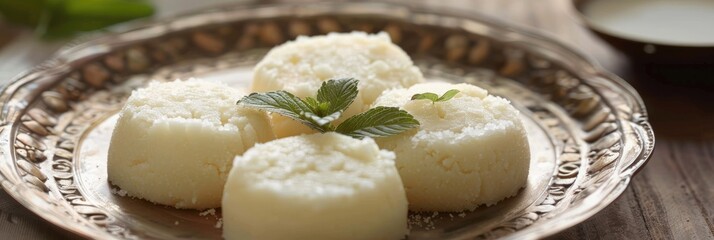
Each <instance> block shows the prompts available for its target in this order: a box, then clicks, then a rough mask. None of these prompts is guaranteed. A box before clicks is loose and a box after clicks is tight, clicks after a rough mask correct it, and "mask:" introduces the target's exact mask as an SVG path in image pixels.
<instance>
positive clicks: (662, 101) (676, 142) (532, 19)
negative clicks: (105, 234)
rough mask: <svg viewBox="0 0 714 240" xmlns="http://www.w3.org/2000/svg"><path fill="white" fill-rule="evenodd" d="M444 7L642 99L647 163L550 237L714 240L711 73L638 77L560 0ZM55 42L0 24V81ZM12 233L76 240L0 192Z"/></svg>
mask: <svg viewBox="0 0 714 240" xmlns="http://www.w3.org/2000/svg"><path fill="white" fill-rule="evenodd" d="M421 1H426V2H427V4H440V5H441V4H443V2H444V1H433V0H421ZM163 2H167V1H163ZM449 3H450V4H453V6H459V8H461V9H462V10H464V9H469V10H471V11H474V12H479V13H483V14H486V15H489V16H492V17H494V18H499V19H502V20H505V21H509V22H511V23H514V24H517V25H525V26H529V27H533V28H536V29H539V30H541V31H543V32H547V33H550V34H551V35H552V36H553V37H555V38H557V39H559V40H561V41H563V42H566V43H568V44H569V45H571V46H573V47H574V48H576V49H579V50H581V51H583V52H585V53H587V54H589V55H591V56H593V57H594V58H595V59H597V60H598V61H599V62H600V64H601V65H603V67H605V68H606V69H607V70H609V71H611V72H613V73H615V74H617V75H619V76H621V77H622V78H624V79H625V80H627V81H628V82H630V83H631V84H632V85H633V86H634V87H635V88H636V89H637V91H638V92H639V93H640V94H641V95H642V98H643V99H644V101H645V104H646V106H647V109H648V111H649V116H650V121H651V123H652V125H653V128H654V130H655V137H656V147H655V151H654V153H653V154H652V158H651V159H650V161H649V163H648V164H647V165H646V166H645V167H644V169H642V171H640V172H639V174H637V175H636V176H634V178H633V180H632V182H631V183H630V186H629V187H628V188H627V190H626V191H625V192H624V193H623V194H622V196H620V197H619V198H618V199H617V200H616V201H615V202H614V203H612V204H611V205H610V206H608V207H607V208H605V209H604V210H602V211H601V212H600V213H598V214H596V215H595V216H593V217H592V218H590V219H589V220H587V221H585V222H583V223H581V224H578V225H576V226H574V227H571V228H569V229H567V230H565V231H563V232H561V233H559V234H557V235H554V236H552V237H551V238H552V239H714V177H713V176H712V175H714V87H713V86H714V76H706V78H708V79H706V80H709V81H708V83H707V82H706V81H705V82H700V83H699V84H698V85H694V84H686V85H685V84H681V82H684V80H686V79H681V81H680V79H670V80H669V81H662V80H661V79H654V78H652V77H650V76H648V75H647V74H645V73H642V72H641V71H639V70H637V69H638V68H636V67H633V66H632V64H630V63H629V62H628V60H627V59H626V58H625V57H624V56H623V55H622V54H621V53H619V52H617V51H615V50H614V49H612V48H610V47H609V46H608V45H606V44H605V43H604V42H602V41H600V40H599V39H598V38H597V37H595V36H594V35H593V34H591V33H589V32H588V31H587V30H586V29H584V28H583V26H582V25H581V23H580V22H579V20H578V18H577V17H576V16H575V14H574V13H573V12H572V9H571V7H570V1H567V0H537V1H534V0H488V1H486V0H481V1H473V0H472V1H469V0H457V1H450V2H449ZM172 5H178V6H182V5H181V4H172ZM167 8H172V7H171V6H170V5H167V4H163V5H161V6H160V7H159V9H160V11H162V12H160V13H161V14H160V15H167V14H172V13H175V11H170V10H171V9H168V10H167ZM173 8H175V7H173ZM183 9H187V8H186V7H184V8H183ZM62 43H63V42H62V41H60V42H52V43H46V42H39V41H37V40H34V39H33V38H32V37H31V35H30V34H29V33H27V32H26V31H22V30H18V29H16V28H13V27H9V26H7V25H6V24H3V23H2V22H0V83H2V82H4V81H7V80H8V78H10V77H12V76H14V75H15V74H17V73H19V72H21V71H24V70H26V69H27V68H28V67H31V66H32V65H34V64H37V63H39V62H40V61H42V60H43V59H44V58H46V57H47V56H48V55H50V54H51V53H52V51H54V50H55V49H57V47H58V46H60V45H61V44H62ZM3 46H4V47H3ZM713 58H714V56H713ZM710 174H712V175H710ZM18 236H20V237H21V238H22V239H66V238H76V237H75V236H72V235H71V234H68V233H66V232H64V231H62V230H60V229H58V228H57V227H54V226H51V225H50V224H48V223H46V222H44V221H43V220H42V219H40V218H38V217H37V216H35V215H33V214H32V213H30V212H29V211H28V210H26V209H24V208H23V207H22V206H20V205H19V204H18V203H17V202H14V200H12V199H11V198H10V197H9V196H8V195H7V194H6V193H5V192H3V191H0V239H9V238H13V239H16V238H18Z"/></svg>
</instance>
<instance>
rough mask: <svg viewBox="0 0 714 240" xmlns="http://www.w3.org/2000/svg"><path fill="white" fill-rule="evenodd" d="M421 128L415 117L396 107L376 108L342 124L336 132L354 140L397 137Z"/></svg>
mask: <svg viewBox="0 0 714 240" xmlns="http://www.w3.org/2000/svg"><path fill="white" fill-rule="evenodd" d="M417 126H419V121H417V120H416V119H414V116H412V115H411V114H409V113H408V112H406V111H404V110H400V109H399V108H396V107H376V108H372V109H370V110H367V111H366V112H363V113H360V114H357V115H354V116H352V117H351V118H348V119H347V120H345V121H344V122H342V123H341V124H340V125H339V126H337V129H336V130H335V131H336V132H338V133H342V134H345V135H348V136H351V137H354V138H364V137H372V138H374V137H384V136H391V135H397V134H399V133H401V132H404V131H407V130H409V129H412V128H415V127H417Z"/></svg>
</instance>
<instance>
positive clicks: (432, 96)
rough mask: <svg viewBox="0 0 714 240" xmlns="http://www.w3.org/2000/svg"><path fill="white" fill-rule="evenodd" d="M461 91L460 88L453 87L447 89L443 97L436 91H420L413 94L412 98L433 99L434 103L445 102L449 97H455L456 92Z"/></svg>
mask: <svg viewBox="0 0 714 240" xmlns="http://www.w3.org/2000/svg"><path fill="white" fill-rule="evenodd" d="M457 93H459V90H456V89H451V90H449V91H446V92H445V93H444V94H443V95H441V97H439V95H437V94H436V93H430V92H425V93H418V94H414V95H413V96H412V100H421V99H427V100H431V102H432V103H436V102H445V101H448V100H449V99H452V98H454V96H456V94H457Z"/></svg>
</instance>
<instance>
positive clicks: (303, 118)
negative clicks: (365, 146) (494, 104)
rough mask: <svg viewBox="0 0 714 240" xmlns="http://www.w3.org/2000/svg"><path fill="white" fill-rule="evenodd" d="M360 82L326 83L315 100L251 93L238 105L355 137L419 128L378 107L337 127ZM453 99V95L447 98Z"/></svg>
mask: <svg viewBox="0 0 714 240" xmlns="http://www.w3.org/2000/svg"><path fill="white" fill-rule="evenodd" d="M358 83H359V81H357V80H355V79H353V78H345V79H337V80H329V81H326V82H323V83H322V86H321V87H320V89H319V90H318V92H317V97H316V98H311V97H306V98H305V99H300V98H298V97H296V96H295V95H293V94H291V93H289V92H286V91H276V92H267V93H251V94H250V95H248V96H245V97H243V98H242V99H241V100H240V101H238V103H237V104H241V105H243V106H245V107H251V108H256V109H261V110H264V111H268V112H273V113H277V114H280V115H283V116H286V117H289V118H292V119H294V120H297V121H298V122H301V123H303V124H305V125H307V126H309V127H310V128H312V129H315V130H317V131H319V132H329V131H335V132H339V133H342V134H345V135H348V136H351V137H354V138H364V137H385V136H391V135H395V134H399V133H401V132H404V131H406V130H409V129H411V128H414V127H416V126H419V121H417V120H416V119H414V116H412V115H410V114H409V113H407V112H406V111H404V110H399V108H395V107H376V108H373V109H370V110H368V111H366V112H364V113H360V114H357V115H355V116H352V117H351V118H348V119H347V120H345V121H344V122H343V123H342V124H340V125H339V126H337V128H334V127H333V126H332V122H333V121H335V120H337V119H338V118H340V116H341V115H342V113H343V112H344V111H345V109H347V108H348V107H349V106H350V104H352V102H353V101H354V99H355V98H356V97H357V93H358V90H357V84H358ZM432 94H433V93H432ZM454 94H455V93H454ZM442 97H444V96H442ZM451 97H453V94H452V96H447V97H445V98H447V100H448V98H451ZM434 99H435V100H432V101H436V100H438V96H436V94H434Z"/></svg>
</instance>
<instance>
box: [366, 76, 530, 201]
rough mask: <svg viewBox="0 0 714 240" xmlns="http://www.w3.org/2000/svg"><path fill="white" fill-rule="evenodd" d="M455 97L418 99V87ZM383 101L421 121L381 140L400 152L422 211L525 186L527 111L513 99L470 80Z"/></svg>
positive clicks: (412, 197)
mask: <svg viewBox="0 0 714 240" xmlns="http://www.w3.org/2000/svg"><path fill="white" fill-rule="evenodd" d="M451 89H457V90H459V91H460V93H458V94H456V95H455V96H454V98H452V99H450V100H448V101H442V102H432V101H431V100H410V98H411V96H412V95H414V94H417V93H424V92H432V93H436V94H438V95H439V96H441V95H442V94H443V93H445V92H446V91H448V90H451ZM375 106H391V107H401V108H402V109H404V110H405V111H407V112H409V113H410V114H412V115H413V116H414V117H415V118H416V119H417V120H419V122H420V124H421V125H420V126H419V127H418V128H417V129H415V130H411V131H409V132H406V133H403V134H400V135H396V136H391V137H387V138H382V139H378V140H377V143H378V144H379V146H380V147H381V148H383V149H388V150H391V151H394V153H395V154H396V156H397V160H396V163H397V168H398V169H399V174H400V176H401V178H402V181H403V182H404V188H405V189H406V191H407V198H408V199H409V209H410V210H414V211H463V210H473V209H474V208H476V207H478V206H479V205H492V204H496V203H497V202H498V201H500V200H503V199H504V198H507V197H509V196H513V195H515V194H516V193H518V191H519V189H520V188H522V187H523V186H524V185H525V184H526V180H527V178H528V168H529V163H530V151H529V146H528V139H527V136H526V132H525V130H524V128H523V124H522V123H521V120H520V119H519V112H518V110H516V109H515V108H514V107H513V106H511V105H510V104H509V102H508V101H507V100H506V99H503V98H500V97H496V96H489V95H488V94H487V92H486V90H483V89H481V88H478V87H476V86H472V85H469V84H448V83H423V84H417V85H414V86H412V87H411V88H409V89H398V90H392V91H387V92H385V93H384V94H383V95H382V96H381V97H380V98H379V99H377V101H376V102H375Z"/></svg>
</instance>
